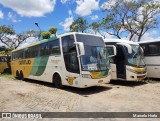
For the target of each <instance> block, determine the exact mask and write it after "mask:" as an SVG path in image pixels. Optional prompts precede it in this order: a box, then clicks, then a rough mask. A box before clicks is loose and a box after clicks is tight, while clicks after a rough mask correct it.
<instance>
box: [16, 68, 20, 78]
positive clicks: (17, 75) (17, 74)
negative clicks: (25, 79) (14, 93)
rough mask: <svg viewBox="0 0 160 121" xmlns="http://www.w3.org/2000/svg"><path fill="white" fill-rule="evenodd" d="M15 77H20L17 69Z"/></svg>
mask: <svg viewBox="0 0 160 121" xmlns="http://www.w3.org/2000/svg"><path fill="white" fill-rule="evenodd" d="M16 79H18V80H19V79H20V74H19V72H18V70H17V71H16Z"/></svg>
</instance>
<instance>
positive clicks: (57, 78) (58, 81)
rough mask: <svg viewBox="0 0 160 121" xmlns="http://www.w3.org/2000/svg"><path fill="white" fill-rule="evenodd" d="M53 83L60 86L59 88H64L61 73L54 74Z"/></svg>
mask: <svg viewBox="0 0 160 121" xmlns="http://www.w3.org/2000/svg"><path fill="white" fill-rule="evenodd" d="M53 83H54V85H55V87H56V88H59V89H60V88H63V85H62V80H61V77H60V76H59V74H54V76H53Z"/></svg>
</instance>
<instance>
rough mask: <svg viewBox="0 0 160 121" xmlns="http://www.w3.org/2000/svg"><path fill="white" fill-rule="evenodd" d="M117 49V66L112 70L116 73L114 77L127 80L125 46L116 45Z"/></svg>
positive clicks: (115, 59) (115, 60)
mask: <svg viewBox="0 0 160 121" xmlns="http://www.w3.org/2000/svg"><path fill="white" fill-rule="evenodd" d="M116 47H117V55H116V56H115V57H114V64H115V65H116V67H115V66H113V65H112V66H113V67H112V68H113V69H114V70H113V71H115V72H116V74H115V72H114V73H113V74H114V75H117V78H122V79H126V65H125V60H126V59H125V54H124V49H123V45H119V44H117V45H116Z"/></svg>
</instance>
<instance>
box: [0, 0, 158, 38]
mask: <svg viewBox="0 0 160 121" xmlns="http://www.w3.org/2000/svg"><path fill="white" fill-rule="evenodd" d="M104 2H107V0H0V25H13V26H14V29H15V31H16V32H17V33H21V32H25V31H28V30H35V31H37V30H38V28H37V27H36V26H35V24H34V23H35V22H37V23H38V24H39V26H40V28H41V29H42V30H44V31H48V29H49V28H50V27H51V26H55V27H57V28H58V32H57V33H58V34H61V33H65V32H68V31H69V26H70V24H71V23H72V22H73V21H74V20H75V19H76V18H78V17H84V18H85V19H87V21H88V22H90V23H92V22H94V21H98V20H100V19H102V18H103V17H105V12H102V5H103V3H104ZM113 3H114V2H113ZM159 31H160V28H157V29H153V30H152V31H149V32H147V33H146V34H145V35H144V37H143V39H144V40H146V39H147V40H148V39H160V34H159ZM108 38H112V36H109V35H108Z"/></svg>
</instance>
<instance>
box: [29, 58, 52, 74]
mask: <svg viewBox="0 0 160 121" xmlns="http://www.w3.org/2000/svg"><path fill="white" fill-rule="evenodd" d="M48 58H49V56H43V57H40V58H35V60H34V64H33V67H32V71H31V73H30V75H34V76H41V75H42V74H43V73H44V70H45V68H46V65H47V62H48Z"/></svg>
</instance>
